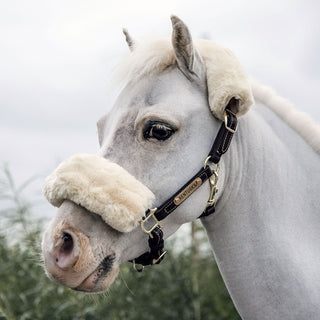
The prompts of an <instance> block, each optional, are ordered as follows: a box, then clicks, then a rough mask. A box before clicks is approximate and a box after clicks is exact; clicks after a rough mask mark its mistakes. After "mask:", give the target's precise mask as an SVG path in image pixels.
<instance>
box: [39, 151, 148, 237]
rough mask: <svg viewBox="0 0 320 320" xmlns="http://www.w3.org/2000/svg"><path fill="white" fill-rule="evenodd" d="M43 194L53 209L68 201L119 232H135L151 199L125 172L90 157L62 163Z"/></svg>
mask: <svg viewBox="0 0 320 320" xmlns="http://www.w3.org/2000/svg"><path fill="white" fill-rule="evenodd" d="M44 195H45V196H46V198H47V199H48V201H49V202H50V203H51V204H52V205H54V206H56V207H60V205H61V204H62V202H63V201H64V200H66V199H68V200H71V201H73V202H74V203H76V204H78V205H81V206H82V207H84V208H86V209H87V210H89V211H91V212H94V213H96V214H98V215H100V216H101V218H102V219H103V220H104V221H105V222H106V223H107V224H108V225H109V226H111V227H112V228H114V229H116V230H118V231H120V232H129V231H131V230H132V229H134V228H135V227H136V226H137V225H138V223H139V221H141V219H142V217H143V216H144V214H145V211H146V210H147V209H148V208H150V207H151V205H152V202H153V200H154V195H153V193H152V192H151V191H150V190H149V189H148V188H147V187H146V186H145V185H144V184H142V183H141V182H139V181H138V180H137V179H136V178H134V177H133V176H132V175H131V174H130V173H128V172H127V171H126V170H125V169H123V168H122V167H120V166H119V165H117V164H116V163H113V162H111V161H109V160H106V159H104V158H102V157H100V156H97V155H89V154H76V155H74V156H72V157H70V158H69V159H67V160H66V161H64V162H62V163H61V164H60V165H59V166H58V168H57V169H56V170H55V171H54V172H53V173H52V174H51V175H50V176H48V177H47V178H46V180H45V185H44Z"/></svg>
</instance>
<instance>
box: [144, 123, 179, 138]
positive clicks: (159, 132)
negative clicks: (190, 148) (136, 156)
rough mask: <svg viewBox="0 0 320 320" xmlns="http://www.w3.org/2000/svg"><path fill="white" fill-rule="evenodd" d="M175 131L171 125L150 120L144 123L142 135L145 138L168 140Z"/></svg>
mask: <svg viewBox="0 0 320 320" xmlns="http://www.w3.org/2000/svg"><path fill="white" fill-rule="evenodd" d="M175 131H176V130H175V129H174V128H172V126H170V125H168V124H166V123H163V122H159V121H150V122H148V123H147V124H146V126H145V128H144V130H143V137H144V139H146V140H158V141H165V140H168V139H169V138H170V137H171V136H172V135H173V134H174V133H175Z"/></svg>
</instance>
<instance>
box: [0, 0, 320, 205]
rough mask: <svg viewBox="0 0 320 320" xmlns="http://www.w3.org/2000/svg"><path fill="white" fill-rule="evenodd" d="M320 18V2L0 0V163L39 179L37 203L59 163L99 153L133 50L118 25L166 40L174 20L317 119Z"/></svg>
mask: <svg viewBox="0 0 320 320" xmlns="http://www.w3.org/2000/svg"><path fill="white" fill-rule="evenodd" d="M319 12H320V1H319V0H314V1H311V0H278V1H270V0H263V1H258V0H257V1H249V0H245V1H242V0H233V1H228V0H225V1H221V0H220V1H214V0H202V1H191V0H189V1H188V0H184V1H182V0H181V1H178V0H162V1H150V0H149V1H145V0H141V1H134V0H133V1H109V0H104V1H102V0H101V1H97V0H82V1H81V0H63V1H62V0H55V1H44V0H28V1H23V0H18V1H17V0H10V1H4V0H0V155H1V158H0V161H1V162H2V163H4V162H7V163H9V165H10V168H11V171H12V173H13V175H14V177H15V179H16V181H17V182H18V183H21V182H22V181H23V180H24V179H26V178H28V177H30V176H32V175H35V174H36V175H39V179H38V180H37V181H36V182H35V183H34V186H33V189H32V190H33V191H32V192H33V193H34V196H35V199H36V198H41V193H40V189H41V185H42V180H43V178H44V177H45V176H46V175H47V174H49V173H50V172H51V171H52V170H53V169H54V168H55V166H56V165H57V163H58V162H59V161H61V160H63V159H65V158H66V157H68V156H69V155H71V154H74V153H76V152H89V153H95V152H97V150H98V139H97V135H96V121H97V120H98V119H99V118H100V117H101V116H102V115H103V114H104V113H106V112H107V111H108V109H109V108H110V107H111V106H112V103H113V102H114V100H115V97H116V94H117V92H116V91H115V89H114V88H112V86H111V84H110V76H111V73H112V72H113V70H114V68H115V66H116V64H117V63H118V62H119V60H120V59H121V58H122V57H123V56H124V55H125V54H126V53H127V52H128V49H127V46H126V43H125V41H124V37H123V35H122V31H121V30H122V27H127V28H128V29H129V31H130V33H131V34H132V36H133V37H134V38H137V39H139V37H141V36H144V35H150V34H156V35H168V36H170V33H171V22H170V19H169V18H170V15H171V14H176V15H178V16H180V17H181V18H182V19H183V20H184V21H185V22H186V23H187V24H188V26H189V28H190V30H191V32H192V34H193V37H194V38H197V37H206V38H210V39H212V40H214V41H216V42H218V43H220V44H223V45H225V46H228V47H229V48H230V49H232V50H233V51H234V52H235V53H236V55H237V56H238V58H239V59H240V60H241V62H242V63H243V64H244V66H245V67H246V69H247V71H248V73H249V74H250V75H251V76H253V77H254V78H256V79H258V80H259V81H260V82H263V83H265V84H268V85H270V86H272V87H273V88H274V89H276V91H277V92H278V93H279V94H281V95H282V96H284V97H286V98H289V99H290V100H291V101H292V102H293V103H294V104H295V105H296V107H297V108H298V109H300V110H302V111H305V112H307V113H309V114H310V115H311V116H313V117H314V118H315V119H316V120H317V121H318V122H320V106H319V99H318V95H319V91H320V19H319ZM0 206H1V204H0ZM43 208H44V207H43Z"/></svg>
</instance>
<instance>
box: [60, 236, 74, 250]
mask: <svg viewBox="0 0 320 320" xmlns="http://www.w3.org/2000/svg"><path fill="white" fill-rule="evenodd" d="M61 239H62V241H63V243H62V245H61V247H60V253H63V254H66V255H67V254H69V253H71V252H72V250H73V239H72V236H71V234H69V233H67V232H64V233H63V235H62V237H61Z"/></svg>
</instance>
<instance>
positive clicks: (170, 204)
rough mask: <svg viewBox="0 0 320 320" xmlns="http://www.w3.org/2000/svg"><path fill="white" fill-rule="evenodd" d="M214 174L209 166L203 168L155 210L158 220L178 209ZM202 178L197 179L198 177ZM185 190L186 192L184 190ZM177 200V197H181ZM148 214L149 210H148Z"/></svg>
mask: <svg viewBox="0 0 320 320" xmlns="http://www.w3.org/2000/svg"><path fill="white" fill-rule="evenodd" d="M211 176H212V171H211V169H210V167H209V166H206V167H205V168H201V169H200V170H199V171H198V172H197V173H196V174H195V175H194V176H193V177H192V178H191V179H190V180H189V181H188V182H187V183H186V184H184V185H183V187H181V188H180V189H179V190H178V191H177V192H176V193H175V194H174V195H173V196H172V197H170V198H169V199H168V200H167V201H165V202H164V203H163V204H162V205H161V206H160V207H159V208H158V210H157V211H156V212H155V214H154V215H155V217H156V218H157V220H158V221H161V220H163V219H165V218H166V217H167V216H168V215H169V214H170V213H171V212H172V211H174V210H175V209H177V208H178V207H179V206H180V204H182V203H183V202H184V201H185V200H186V199H188V198H189V196H191V194H192V193H193V192H194V191H195V190H197V189H198V188H199V187H200V186H201V185H202V184H203V183H204V182H205V181H206V180H207V179H209V178H210V177H211ZM198 178H199V179H200V180H201V182H200V180H197V179H198ZM183 191H185V192H183ZM179 196H180V198H179V200H177V197H179ZM147 214H148V212H147Z"/></svg>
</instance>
